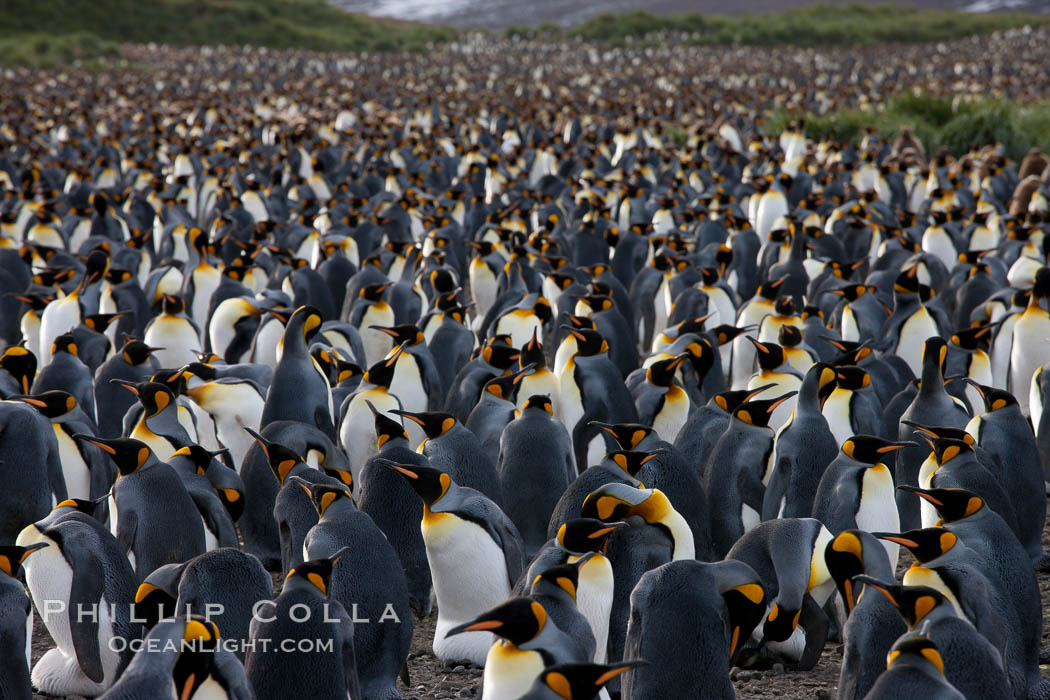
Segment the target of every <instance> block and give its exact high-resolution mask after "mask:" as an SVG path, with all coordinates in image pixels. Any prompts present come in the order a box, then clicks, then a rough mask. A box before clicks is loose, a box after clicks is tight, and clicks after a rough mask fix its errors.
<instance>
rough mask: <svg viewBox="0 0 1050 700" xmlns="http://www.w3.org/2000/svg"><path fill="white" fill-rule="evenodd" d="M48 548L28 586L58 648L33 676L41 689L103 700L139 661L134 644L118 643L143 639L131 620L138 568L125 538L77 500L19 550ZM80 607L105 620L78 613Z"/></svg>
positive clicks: (33, 561)
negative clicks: (133, 662) (133, 655)
mask: <svg viewBox="0 0 1050 700" xmlns="http://www.w3.org/2000/svg"><path fill="white" fill-rule="evenodd" d="M41 543H45V544H47V545H48V546H47V547H44V548H43V549H41V550H40V551H39V552H38V553H37V554H35V555H34V556H32V557H30V558H29V559H26V560H25V561H24V562H23V567H24V569H25V572H26V586H27V587H28V589H29V593H30V595H31V597H32V599H33V601H34V604H35V605H36V607H37V609H38V610H39V611H40V615H41V620H42V622H43V623H44V626H45V627H47V630H48V632H49V633H50V634H51V638H52V639H53V640H54V641H55V648H53V649H51V650H49V651H48V652H47V653H45V654H44V655H43V656H42V657H41V658H40V660H39V661H37V663H36V665H35V666H33V671H32V674H31V677H32V681H33V687H34V688H36V689H37V690H39V691H40V692H42V693H46V694H48V695H57V696H59V697H62V696H66V695H83V696H89V697H95V696H97V695H100V694H101V693H102V692H104V691H105V690H106V689H107V688H108V687H109V686H110V685H112V684H113V682H114V681H115V680H116V678H117V677H118V676H119V675H120V673H121V672H122V671H123V670H124V667H125V666H126V665H127V663H128V662H129V661H130V660H131V651H130V649H129V647H130V645H126V646H125V647H124V649H123V650H121V651H118V650H119V649H120V647H119V646H118V645H117V644H115V643H113V642H114V640H117V639H120V640H123V641H127V642H130V641H131V640H133V639H139V638H140V637H141V636H142V626H141V624H139V623H138V622H137V621H133V620H132V619H131V605H130V603H131V601H132V600H134V597H135V585H136V581H137V578H136V576H135V571H134V570H133V569H132V566H131V564H130V563H129V562H128V558H127V556H126V554H125V552H124V549H123V548H122V547H121V546H120V544H119V543H118V542H117V540H116V539H115V538H114V537H113V535H111V534H110V533H109V531H108V530H106V528H105V526H104V525H102V524H100V523H99V522H98V521H97V520H95V519H94V518H92V517H91V516H89V515H87V514H85V513H82V512H80V511H79V510H78V507H77V504H76V503H74V502H73V501H68V502H63V503H60V504H59V505H58V507H57V508H56V509H55V510H54V511H52V512H51V514H50V515H49V516H47V517H46V518H45V519H44V520H41V521H38V522H36V523H34V524H32V525H28V526H26V528H25V529H23V530H22V532H21V533H20V534H19V535H18V546H20V547H32V546H34V545H37V544H41ZM78 610H85V611H97V612H98V614H97V615H87V614H84V615H78V614H77V611H78Z"/></svg>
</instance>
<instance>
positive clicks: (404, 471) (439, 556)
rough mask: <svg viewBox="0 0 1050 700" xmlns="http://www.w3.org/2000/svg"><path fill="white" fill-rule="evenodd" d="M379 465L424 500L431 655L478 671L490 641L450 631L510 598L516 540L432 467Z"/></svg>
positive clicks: (520, 564)
mask: <svg viewBox="0 0 1050 700" xmlns="http://www.w3.org/2000/svg"><path fill="white" fill-rule="evenodd" d="M377 461H378V460H377ZM384 463H385V464H387V466H389V467H390V468H391V469H394V470H396V471H397V472H398V473H399V474H401V475H402V476H403V477H404V478H405V479H406V480H407V481H408V484H409V485H410V486H411V487H412V488H413V489H414V490H415V492H416V493H417V494H418V495H419V497H420V499H422V501H423V520H422V523H421V524H420V529H421V531H422V533H423V542H424V543H425V544H426V549H427V560H428V561H429V562H430V575H431V578H432V579H433V582H434V595H435V597H436V598H437V605H438V619H437V626H436V629H435V631H434V655H435V656H437V657H438V658H439V659H443V660H446V661H463V660H466V661H470V662H471V663H473V664H476V665H478V666H482V665H484V664H485V657H486V655H487V654H488V652H489V647H490V646H491V644H492V639H491V636H490V635H488V634H469V635H462V634H453V633H452V632H453V630H455V629H457V628H459V627H462V626H463V625H465V624H466V625H469V621H471V620H473V619H474V618H475V617H477V615H478V614H479V613H481V612H482V611H484V610H487V609H489V608H491V607H493V606H495V605H498V604H499V603H500V602H502V601H503V600H505V599H506V598H507V596H508V595H510V590H511V586H512V585H513V584H514V582H515V581H516V580H517V578H518V576H519V574H520V573H521V571H522V569H523V568H524V566H525V561H524V556H525V553H524V546H523V544H522V541H521V535H519V534H518V531H517V528H515V527H514V523H512V522H511V520H510V518H508V517H507V516H506V515H505V514H504V513H503V511H501V510H500V509H499V506H497V505H496V504H495V503H493V502H492V501H491V500H489V499H488V498H486V497H485V496H483V495H482V494H481V493H479V492H478V491H475V490H474V489H471V488H468V487H465V486H459V485H457V484H456V483H455V482H454V481H453V480H452V479H451V478H450V477H449V475H448V474H446V473H444V472H442V471H439V470H437V469H434V468H431V467H420V466H415V465H408V464H395V463H393V462H385V461H384ZM463 631H467V630H465V629H460V632H463Z"/></svg>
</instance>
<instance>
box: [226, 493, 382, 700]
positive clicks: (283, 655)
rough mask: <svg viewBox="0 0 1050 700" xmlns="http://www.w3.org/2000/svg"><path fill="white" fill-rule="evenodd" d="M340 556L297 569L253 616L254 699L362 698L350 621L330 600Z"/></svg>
mask: <svg viewBox="0 0 1050 700" xmlns="http://www.w3.org/2000/svg"><path fill="white" fill-rule="evenodd" d="M296 490H299V489H298V487H297V488H296ZM341 554H342V553H341V552H340V553H338V554H336V556H334V557H332V558H331V559H316V560H312V561H307V562H303V563H302V564H299V565H298V566H296V567H295V568H294V569H292V570H291V571H289V572H288V575H287V576H286V577H285V579H284V586H283V587H282V589H281V594H280V595H279V596H277V598H276V599H275V600H273V601H272V602H270V601H267V602H263V603H261V604H260V605H259V607H258V608H257V610H256V613H255V614H254V615H253V616H252V624H251V639H252V641H253V642H255V643H254V644H250V646H249V649H248V655H247V657H246V658H245V661H244V672H245V675H246V676H247V678H248V682H249V683H250V684H251V686H252V688H253V689H254V690H255V698H256V700H286V699H287V698H289V697H296V696H302V697H309V698H317V700H345V699H346V698H360V697H363V696H362V695H361V688H360V684H359V681H358V676H357V672H358V669H357V660H356V657H355V656H354V623H353V620H352V618H351V617H350V615H349V614H347V611H346V609H345V608H344V607H343V605H342V603H340V602H339V601H338V600H333V599H331V598H330V597H329V590H330V587H331V582H332V569H333V568H334V567H335V565H336V564H337V563H338V562H339V557H340V556H341ZM307 611H308V612H309V614H308V615H307V614H306V612H307ZM304 617H305V618H306V619H303V618H304ZM264 639H271V640H278V639H279V640H285V642H282V643H287V642H288V640H290V641H291V644H292V648H293V649H296V648H297V647H296V643H305V644H306V645H307V646H306V647H305V648H308V649H309V648H313V647H312V646H310V645H316V650H314V651H295V652H293V653H288V652H287V651H282V649H281V647H280V645H279V644H274V643H273V642H270V643H269V644H266V643H265V642H263V641H262V640H264Z"/></svg>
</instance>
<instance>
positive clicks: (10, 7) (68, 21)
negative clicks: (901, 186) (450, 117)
mask: <svg viewBox="0 0 1050 700" xmlns="http://www.w3.org/2000/svg"><path fill="white" fill-rule="evenodd" d="M1046 23H1050V17H1045V16H1038V15H1026V14H1016V13H1013V14H1011V13H993V14H980V15H976V14H967V13H959V12H944V11H934V10H919V9H916V8H913V7H903V6H895V5H815V6H811V7H806V8H802V9H792V10H786V11H783V12H776V13H769V14H755V15H739V16H734V17H727V16H721V15H700V14H686V15H678V16H669V17H668V16H657V15H654V14H651V13H649V12H644V11H638V12H626V13H619V14H606V15H601V16H599V17H596V18H594V19H591V20H588V21H586V22H584V23H583V24H580V25H577V26H575V27H572V28H570V29H566V30H563V29H560V28H558V27H557V26H554V25H549V24H548V25H542V26H540V27H538V28H534V29H510V30H508V31H507V33H508V35H514V34H518V35H525V36H533V37H539V38H544V37H549V38H558V39H560V38H571V39H584V40H593V41H608V42H617V43H619V42H624V41H626V40H628V39H636V40H645V39H647V38H648V39H649V40H655V39H656V37H657V35H659V34H662V33H674V34H677V35H679V36H680V38H682V39H684V40H685V41H687V42H694V43H701V44H747V45H756V46H772V45H784V44H787V45H797V46H830V45H841V46H856V45H872V44H879V43H883V42H888V41H905V42H923V41H942V40H947V39H954V38H959V37H964V36H970V35H973V34H981V33H988V32H992V31H997V30H1001V29H1007V28H1011V27H1018V26H1023V25H1025V24H1031V25H1035V24H1046ZM454 33H455V30H452V29H449V28H444V27H437V26H430V25H423V24H415V23H408V22H397V21H392V20H382V19H373V18H369V17H364V16H361V15H354V14H350V13H347V12H344V11H342V10H340V9H338V8H336V7H334V6H332V5H330V4H329V3H328V2H326V0H4V2H2V3H0V63H15V64H24V65H57V64H62V63H68V62H69V61H71V60H76V59H90V58H95V57H99V56H109V55H115V54H116V53H117V44H118V43H120V42H157V43H165V44H174V45H184V46H188V45H214V44H253V45H257V46H269V47H275V48H305V49H314V50H332V51H396V50H407V51H414V50H422V49H424V48H425V47H426V45H427V44H428V43H429V42H433V41H442V40H448V39H450V38H452V37H453V36H454Z"/></svg>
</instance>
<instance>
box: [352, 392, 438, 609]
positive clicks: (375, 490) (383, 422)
mask: <svg viewBox="0 0 1050 700" xmlns="http://www.w3.org/2000/svg"><path fill="white" fill-rule="evenodd" d="M369 408H370V409H371V411H372V414H373V420H374V422H375V431H376V435H378V439H377V443H378V447H379V454H378V457H379V458H381V459H385V460H389V461H391V462H394V463H395V464H411V465H413V466H421V467H426V466H429V460H428V459H427V458H426V457H424V456H423V455H421V454H419V453H418V452H416V451H415V450H413V449H412V448H411V447H410V444H409V441H408V433H406V432H405V429H404V427H402V425H401V423H399V422H398V421H396V420H393V419H392V418H390V417H389V416H387V415H385V414H384V413H383V412H381V411H379V410H377V409H376V408H375V407H374V406H371V405H369ZM357 507H358V508H360V509H361V512H362V513H365V514H367V515H368V516H369V517H371V518H372V520H373V522H375V524H376V526H378V527H379V529H380V530H382V531H383V534H384V535H386V538H387V540H388V541H389V542H390V544H391V546H393V548H394V551H395V552H397V556H398V558H399V559H400V560H401V566H402V568H403V569H404V572H405V582H406V583H407V585H408V595H409V604H410V605H411V606H412V610H413V612H415V613H416V614H417V615H419V616H420V617H427V616H428V615H429V614H430V608H431V602H432V596H431V580H430V566H429V564H428V563H427V550H426V545H425V544H424V543H423V534H422V533H421V532H420V529H419V525H420V522H421V520H422V518H423V505H422V503H420V499H419V496H417V495H416V492H415V491H413V490H412V487H411V486H409V485H408V484H407V483H405V479H403V478H401V476H400V475H399V474H398V473H397V472H395V471H394V470H392V469H390V468H389V467H387V466H386V464H385V463H383V462H380V461H378V459H376V458H371V459H369V460H368V461H367V462H365V465H364V468H363V469H362V470H361V477H360V479H359V480H358V496H357Z"/></svg>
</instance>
